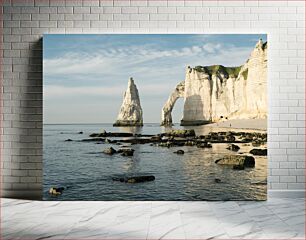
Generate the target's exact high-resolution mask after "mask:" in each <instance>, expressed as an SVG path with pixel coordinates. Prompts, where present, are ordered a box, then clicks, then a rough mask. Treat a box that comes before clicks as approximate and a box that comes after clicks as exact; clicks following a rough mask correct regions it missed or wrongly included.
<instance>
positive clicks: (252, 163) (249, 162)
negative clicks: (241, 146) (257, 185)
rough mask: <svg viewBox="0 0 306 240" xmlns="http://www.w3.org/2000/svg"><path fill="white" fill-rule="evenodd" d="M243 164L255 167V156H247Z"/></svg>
mask: <svg viewBox="0 0 306 240" xmlns="http://www.w3.org/2000/svg"><path fill="white" fill-rule="evenodd" d="M243 165H244V166H245V167H255V158H254V157H252V156H245V159H244V164H243Z"/></svg>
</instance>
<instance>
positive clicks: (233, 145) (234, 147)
mask: <svg viewBox="0 0 306 240" xmlns="http://www.w3.org/2000/svg"><path fill="white" fill-rule="evenodd" d="M226 149H228V150H231V151H234V152H238V151H239V149H240V147H239V146H237V145H235V144H230V145H229V146H228V147H227V148H226Z"/></svg>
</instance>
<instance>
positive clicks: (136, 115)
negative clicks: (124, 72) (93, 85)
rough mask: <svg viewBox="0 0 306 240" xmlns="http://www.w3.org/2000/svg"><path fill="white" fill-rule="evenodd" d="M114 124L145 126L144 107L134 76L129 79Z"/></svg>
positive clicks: (116, 125)
mask: <svg viewBox="0 0 306 240" xmlns="http://www.w3.org/2000/svg"><path fill="white" fill-rule="evenodd" d="M113 126H115V127H118V126H143V119H142V108H141V105H140V99H139V94H138V89H137V87H136V85H135V83H134V80H133V78H130V79H129V83H128V88H127V90H126V91H125V93H124V97H123V102H122V105H121V108H120V112H119V115H118V118H117V121H116V122H115V123H114V124H113Z"/></svg>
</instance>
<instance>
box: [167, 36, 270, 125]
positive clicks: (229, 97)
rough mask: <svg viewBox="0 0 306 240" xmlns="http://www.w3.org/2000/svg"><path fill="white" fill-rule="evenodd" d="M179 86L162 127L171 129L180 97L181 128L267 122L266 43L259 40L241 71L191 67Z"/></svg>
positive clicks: (219, 67)
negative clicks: (231, 121)
mask: <svg viewBox="0 0 306 240" xmlns="http://www.w3.org/2000/svg"><path fill="white" fill-rule="evenodd" d="M178 86H179V89H180V90H178ZM178 86H177V87H176V88H175V90H174V91H173V93H172V94H171V95H170V97H169V99H168V101H167V102H166V104H165V105H164V107H163V109H162V125H172V117H171V111H172V109H173V106H174V104H175V102H176V100H177V98H179V97H183V98H184V111H183V118H182V120H181V125H201V124H206V123H210V122H218V121H222V120H224V119H256V118H258V119H259V118H260V119H262V118H267V109H268V106H267V43H263V42H262V40H259V41H258V43H257V44H256V46H255V48H254V50H253V51H252V52H251V55H250V57H249V59H248V60H247V61H246V63H245V64H244V65H242V66H239V67H224V66H222V65H214V66H205V67H204V66H197V67H195V68H190V67H188V68H187V70H186V76H185V81H184V82H181V83H180V84H179V85H178Z"/></svg>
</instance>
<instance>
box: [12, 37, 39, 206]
mask: <svg viewBox="0 0 306 240" xmlns="http://www.w3.org/2000/svg"><path fill="white" fill-rule="evenodd" d="M42 46H43V39H42V38H40V39H39V40H38V41H36V42H32V43H30V48H29V50H28V55H27V58H28V63H27V66H26V70H24V72H21V73H20V79H19V81H20V82H19V83H18V84H19V85H21V86H24V87H23V88H22V89H21V91H22V95H21V100H22V101H21V107H20V119H21V121H20V128H21V129H27V132H28V133H27V136H28V137H35V138H36V140H35V141H31V142H28V141H24V142H22V141H20V142H19V144H20V149H23V151H26V152H27V154H26V155H27V157H28V161H29V162H35V171H30V172H33V174H34V175H33V176H32V175H30V174H29V177H35V179H36V182H33V183H28V184H27V185H28V186H27V188H26V189H11V192H14V191H16V192H20V193H16V194H17V195H18V196H17V198H23V199H35V200H42V196H43V144H42V136H43V52H42ZM29 126H30V128H29ZM20 157H21V158H22V156H20ZM22 170H23V169H21V171H22ZM13 195H14V193H13Z"/></svg>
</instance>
